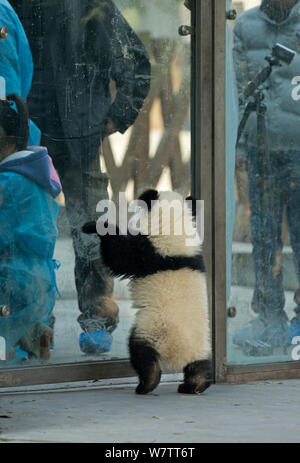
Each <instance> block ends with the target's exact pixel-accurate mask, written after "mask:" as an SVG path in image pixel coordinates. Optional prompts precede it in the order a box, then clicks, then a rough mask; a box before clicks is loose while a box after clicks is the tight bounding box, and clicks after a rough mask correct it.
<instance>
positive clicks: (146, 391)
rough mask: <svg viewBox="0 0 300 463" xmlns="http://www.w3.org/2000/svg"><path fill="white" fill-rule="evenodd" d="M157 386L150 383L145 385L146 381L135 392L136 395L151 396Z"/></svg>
mask: <svg viewBox="0 0 300 463" xmlns="http://www.w3.org/2000/svg"><path fill="white" fill-rule="evenodd" d="M156 386H157V384H152V383H151V384H150V383H148V384H147V383H145V382H144V381H141V382H140V383H139V385H138V386H137V388H136V390H135V392H136V394H140V395H142V394H149V392H152V391H153V389H155V388H156Z"/></svg>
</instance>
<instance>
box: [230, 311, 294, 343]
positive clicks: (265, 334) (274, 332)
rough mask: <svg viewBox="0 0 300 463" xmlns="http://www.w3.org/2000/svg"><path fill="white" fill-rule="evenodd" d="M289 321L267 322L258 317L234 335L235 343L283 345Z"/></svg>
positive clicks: (233, 340)
mask: <svg viewBox="0 0 300 463" xmlns="http://www.w3.org/2000/svg"><path fill="white" fill-rule="evenodd" d="M285 330H288V324H287V322H283V323H280V322H269V323H268V324H265V323H264V322H262V321H261V320H260V319H258V318H256V319H254V320H252V321H251V322H250V323H248V324H247V325H246V326H245V327H244V328H242V329H241V330H239V331H238V332H237V333H235V335H234V336H233V337H232V342H233V344H236V345H238V346H241V347H242V346H244V345H245V343H247V342H254V343H266V344H268V345H270V346H272V347H283V346H284V345H285V344H286V333H285V332H284V331H285Z"/></svg>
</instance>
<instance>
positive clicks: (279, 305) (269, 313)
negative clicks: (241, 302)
mask: <svg viewBox="0 0 300 463" xmlns="http://www.w3.org/2000/svg"><path fill="white" fill-rule="evenodd" d="M270 164H271V165H269V164H268V165H264V166H263V172H261V171H260V170H261V169H260V167H261V166H260V165H259V160H258V152H257V150H256V149H255V148H251V149H250V150H249V155H248V179H249V180H248V182H249V202H250V211H251V217H250V222H251V241H252V245H253V251H252V255H253V264H254V272H255V288H254V293H253V298H252V309H253V311H254V312H255V313H257V314H258V318H257V319H255V320H254V321H253V322H252V323H251V324H250V325H248V326H247V327H246V329H242V330H240V331H239V332H238V333H236V335H235V336H234V338H233V342H234V343H235V344H242V343H243V342H244V341H245V340H254V341H258V340H262V341H264V342H268V343H270V344H271V345H273V346H278V345H282V341H283V336H284V332H283V331H284V330H283V329H282V324H284V323H285V321H286V315H285V312H284V304H285V295H284V290H283V285H282V270H281V262H280V258H281V250H282V240H281V224H282V214H283V198H282V194H281V188H282V185H281V182H280V178H278V169H277V157H276V154H274V153H271V162H270Z"/></svg>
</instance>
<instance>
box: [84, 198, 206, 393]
mask: <svg viewBox="0 0 300 463" xmlns="http://www.w3.org/2000/svg"><path fill="white" fill-rule="evenodd" d="M139 200H140V201H142V203H141V204H142V206H141V208H140V212H139V216H140V221H139V223H140V227H139V232H138V233H134V234H133V233H131V232H130V230H128V231H127V234H126V235H125V234H124V233H122V234H120V231H119V229H118V228H115V227H114V230H115V231H116V230H117V233H116V234H109V233H107V234H105V235H103V236H99V237H100V240H101V244H100V249H101V254H102V258H103V261H104V263H105V265H106V266H107V267H108V268H109V269H110V270H111V272H112V274H113V275H114V276H116V277H124V278H129V279H130V283H129V285H130V292H131V297H132V301H133V307H134V308H137V309H138V311H137V313H136V318H135V323H134V326H133V328H132V331H131V334H130V338H129V353H130V362H131V365H132V367H133V368H134V370H135V371H136V373H137V374H138V377H139V385H138V387H137V389H136V393H137V394H147V393H148V392H151V391H153V389H155V388H156V387H157V386H158V384H159V382H160V377H161V371H162V368H163V369H164V370H166V371H168V372H170V371H176V372H178V371H182V370H183V372H184V382H183V383H182V384H180V385H179V387H178V392H181V393H186V394H200V393H201V392H203V391H204V390H205V389H207V388H208V387H209V386H210V384H211V381H212V369H211V341H210V328H209V317H208V302H207V289H206V276H205V268H204V263H203V258H202V254H201V242H200V238H199V235H198V233H197V230H196V226H195V223H194V222H195V221H194V218H195V211H196V201H195V200H194V199H193V200H192V198H187V200H188V201H187V200H184V199H183V198H182V196H181V195H179V194H178V193H174V192H158V191H156V190H147V191H146V192H144V193H143V194H142V195H141V196H140V197H139ZM174 204H175V206H174V208H173V210H172V209H171V208H169V210H167V209H168V205H172V207H173V205H174ZM191 206H192V207H191ZM180 225H181V227H179V226H180ZM107 226H108V227H109V226H110V224H108V225H107ZM97 228H98V230H99V227H97ZM97 228H96V223H95V222H91V223H87V224H85V225H84V226H83V229H82V230H83V232H84V233H97Z"/></svg>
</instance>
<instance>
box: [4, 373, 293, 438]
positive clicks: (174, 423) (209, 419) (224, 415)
mask: <svg viewBox="0 0 300 463" xmlns="http://www.w3.org/2000/svg"><path fill="white" fill-rule="evenodd" d="M128 381H129V380H128ZM101 384H103V385H101ZM133 387H134V384H132V383H130V382H128V383H127V384H126V383H125V384H122V383H119V384H118V382H117V381H116V382H115V384H109V382H108V381H106V384H105V382H103V383H92V382H88V383H80V384H78V383H77V384H75V385H74V384H73V385H68V386H65V389H62V388H61V386H59V385H58V386H55V387H54V386H53V388H51V387H49V386H48V387H46V386H44V387H42V388H27V389H26V390H20V391H19V392H18V391H12V390H2V392H1V391H0V442H2V443H3V442H35V443H38V442H58V443H59V442H80V443H92V442H99V443H100V442H101V443H115V444H116V443H140V442H143V443H178V444H179V443H202V442H210V443H211V442H233V443H238V442H240V443H246V442H250V443H251V442H252V443H253V442H271V443H275V442H280V443H292V442H297V443H298V442H300V401H299V394H300V381H296V380H293V381H281V382H261V383H252V384H245V385H214V386H212V387H211V388H210V389H209V390H207V391H206V392H205V393H204V394H203V395H201V396H187V395H180V394H177V393H176V389H177V384H176V383H168V384H163V385H160V386H159V387H158V388H157V389H156V390H155V391H154V393H152V394H150V395H147V396H136V395H135V394H134V389H133Z"/></svg>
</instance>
